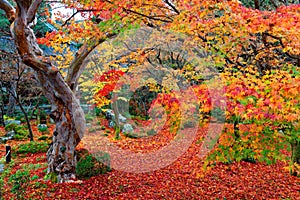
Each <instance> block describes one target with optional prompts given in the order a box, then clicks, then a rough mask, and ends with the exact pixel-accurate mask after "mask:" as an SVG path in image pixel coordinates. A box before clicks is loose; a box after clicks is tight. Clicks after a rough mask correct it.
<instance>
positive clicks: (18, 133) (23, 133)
mask: <svg viewBox="0 0 300 200" xmlns="http://www.w3.org/2000/svg"><path fill="white" fill-rule="evenodd" d="M5 130H6V131H14V132H15V136H14V139H15V140H24V139H26V138H28V135H29V133H28V130H27V126H22V125H17V124H13V123H12V124H8V125H6V126H5Z"/></svg>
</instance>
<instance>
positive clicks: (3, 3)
mask: <svg viewBox="0 0 300 200" xmlns="http://www.w3.org/2000/svg"><path fill="white" fill-rule="evenodd" d="M0 9H2V10H4V12H5V13H6V16H7V18H8V20H9V22H10V23H12V22H13V21H14V20H15V18H16V10H15V8H14V7H13V6H12V5H11V4H10V3H9V2H8V1H7V0H0Z"/></svg>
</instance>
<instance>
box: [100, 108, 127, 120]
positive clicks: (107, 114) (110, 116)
mask: <svg viewBox="0 0 300 200" xmlns="http://www.w3.org/2000/svg"><path fill="white" fill-rule="evenodd" d="M105 118H106V119H107V120H115V113H114V111H113V110H111V109H107V110H106V112H105ZM126 121H127V119H126V117H124V116H123V115H121V114H119V122H120V123H126Z"/></svg>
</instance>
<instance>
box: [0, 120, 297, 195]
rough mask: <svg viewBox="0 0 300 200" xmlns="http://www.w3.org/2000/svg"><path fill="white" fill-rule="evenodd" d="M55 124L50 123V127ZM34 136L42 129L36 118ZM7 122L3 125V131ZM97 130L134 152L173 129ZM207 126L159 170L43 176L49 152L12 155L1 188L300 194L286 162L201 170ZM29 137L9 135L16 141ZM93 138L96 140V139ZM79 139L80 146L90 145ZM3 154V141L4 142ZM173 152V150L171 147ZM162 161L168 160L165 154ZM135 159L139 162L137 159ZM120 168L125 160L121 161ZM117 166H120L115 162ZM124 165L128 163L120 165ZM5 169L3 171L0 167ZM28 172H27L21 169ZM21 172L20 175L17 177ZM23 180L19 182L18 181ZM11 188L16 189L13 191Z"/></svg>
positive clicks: (150, 148)
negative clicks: (140, 132)
mask: <svg viewBox="0 0 300 200" xmlns="http://www.w3.org/2000/svg"><path fill="white" fill-rule="evenodd" d="M53 129H54V125H50V128H49V130H50V132H52V130H53ZM33 131H34V136H35V140H37V138H38V137H39V136H41V133H40V132H39V131H38V130H37V128H36V125H35V123H33ZM1 132H2V133H4V128H3V127H0V133H1ZM107 132H109V131H106V132H104V130H100V129H99V130H96V131H95V132H94V133H93V135H95V134H98V135H102V136H101V137H103V134H105V137H106V138H108V139H109V140H110V141H112V143H113V144H115V145H116V146H118V147H120V148H122V149H124V150H131V151H133V152H142V153H147V152H148V153H149V152H154V151H156V150H158V149H160V148H163V147H165V146H166V145H167V144H168V143H169V142H170V140H171V139H172V137H173V135H172V134H171V133H170V132H168V131H167V130H163V131H161V133H160V134H157V135H155V136H153V137H148V138H140V139H133V138H125V137H124V136H122V134H121V139H120V140H114V139H113V138H114V135H113V134H112V133H107ZM206 132H207V127H206V126H204V127H202V128H199V129H198V130H197V134H196V137H195V138H193V141H192V143H191V145H190V146H189V147H188V148H187V150H186V151H184V153H183V154H182V155H181V156H179V158H178V159H175V161H174V162H171V163H170V164H169V165H165V166H164V167H161V168H160V167H159V168H158V169H157V170H155V171H153V170H152V171H151V170H148V171H146V172H142V173H133V172H128V171H126V170H116V169H114V167H113V166H112V167H113V168H112V170H111V171H109V172H107V173H105V174H100V175H97V176H94V177H91V178H87V179H80V180H77V181H75V182H73V183H63V184H58V183H52V182H51V181H50V180H44V177H45V175H46V168H47V164H46V162H47V161H46V154H45V153H34V154H31V153H28V154H26V155H17V156H14V157H13V164H11V165H12V166H11V167H10V169H9V170H6V171H5V172H3V173H6V174H5V177H4V183H3V188H2V189H1V190H2V197H3V199H80V200H83V199H220V200H225V199H282V200H283V199H286V200H287V199H296V200H297V199H300V178H297V177H295V176H291V175H290V174H289V171H288V170H287V166H288V163H285V162H278V163H276V164H271V165H267V164H265V163H259V162H257V163H249V162H244V161H242V162H234V163H231V164H221V163H220V164H216V165H215V166H214V167H213V168H211V169H210V170H208V171H205V172H204V173H203V168H202V166H203V160H201V158H200V157H199V156H198V154H199V153H200V152H199V151H200V149H201V141H202V139H203V136H204V135H205V134H206ZM26 142H28V141H8V142H7V144H8V145H11V146H12V147H13V149H14V146H16V145H18V144H19V143H26ZM94 142H95V141H94ZM87 144H88V143H86V144H84V143H80V145H79V146H78V148H86V147H88V145H87ZM0 150H1V152H0V153H1V156H3V155H4V153H5V152H3V150H5V145H4V144H1V145H0ZM170 156H171V157H172V156H174V155H173V154H172V152H170ZM162 162H164V161H163V160H162ZM133 165H136V164H134V163H133ZM24 166H27V168H30V174H29V175H28V174H27V176H29V178H28V179H26V180H27V181H26V182H23V183H22V180H24V179H22V178H24V177H22V174H19V175H20V177H16V175H15V176H13V175H14V174H16V172H17V170H19V171H20V170H21V169H23V168H24ZM119 167H120V168H121V167H122V166H119ZM117 168H118V167H117ZM122 169H126V166H125V168H122ZM0 175H1V173H0ZM23 175H24V176H25V175H26V174H23ZM18 178H19V180H17V179H18ZM17 181H19V182H17ZM12 191H13V192H12Z"/></svg>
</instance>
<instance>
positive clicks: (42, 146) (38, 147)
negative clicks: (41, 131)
mask: <svg viewBox="0 0 300 200" xmlns="http://www.w3.org/2000/svg"><path fill="white" fill-rule="evenodd" d="M48 148H49V144H48V143H47V142H44V141H42V142H29V143H25V144H19V145H18V147H17V148H16V150H15V151H16V153H17V154H26V153H45V152H47V151H48Z"/></svg>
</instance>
